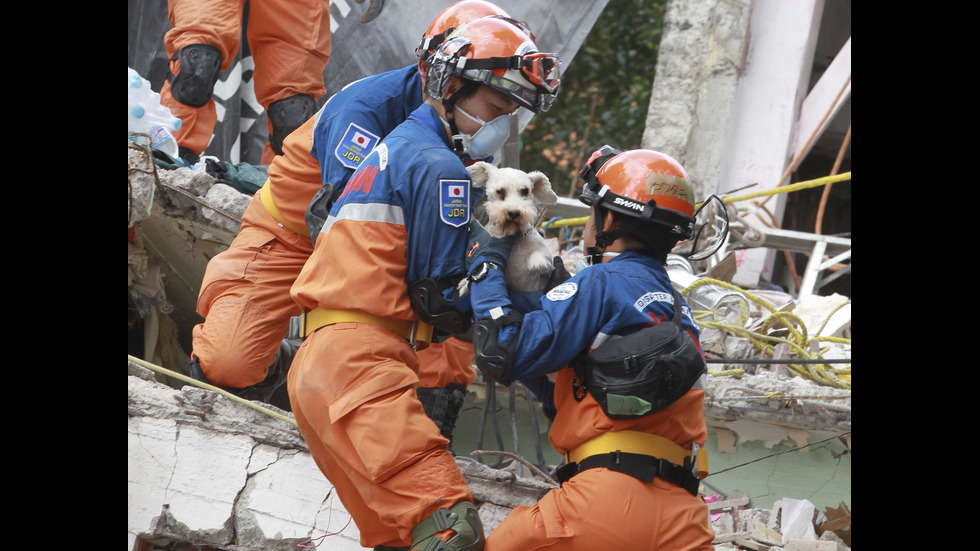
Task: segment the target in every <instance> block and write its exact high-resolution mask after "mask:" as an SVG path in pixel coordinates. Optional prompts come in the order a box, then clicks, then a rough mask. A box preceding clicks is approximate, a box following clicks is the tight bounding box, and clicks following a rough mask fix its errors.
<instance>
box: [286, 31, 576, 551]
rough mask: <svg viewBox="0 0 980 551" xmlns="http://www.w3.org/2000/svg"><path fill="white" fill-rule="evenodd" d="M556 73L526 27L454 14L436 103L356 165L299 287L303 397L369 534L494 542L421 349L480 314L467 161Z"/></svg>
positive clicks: (295, 370)
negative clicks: (423, 376) (470, 270)
mask: <svg viewBox="0 0 980 551" xmlns="http://www.w3.org/2000/svg"><path fill="white" fill-rule="evenodd" d="M558 85H559V81H558V59H557V57H555V56H554V55H553V54H545V53H540V52H538V49H537V47H536V46H535V44H534V41H533V40H532V39H531V37H530V36H529V35H528V34H527V33H526V32H524V31H523V30H522V29H521V28H520V27H518V26H516V25H513V24H511V23H509V22H507V21H506V20H504V19H501V18H494V17H483V18H480V19H476V20H473V21H471V22H469V23H467V24H465V25H463V26H462V27H460V28H458V29H456V30H455V31H454V32H453V33H452V34H451V35H449V37H448V38H447V39H446V40H445V42H444V43H443V44H442V45H441V46H440V47H439V49H438V50H437V51H436V52H435V53H434V54H433V55H432V56H431V57H430V58H429V71H428V74H427V77H426V80H425V92H426V98H425V101H424V103H423V104H422V105H421V106H420V107H419V108H418V109H416V110H415V111H414V112H413V113H412V114H411V116H409V118H408V120H406V121H405V122H404V123H402V124H400V125H399V126H398V127H397V128H395V129H394V130H393V131H391V132H390V133H389V134H388V135H387V136H386V137H385V138H384V139H383V140H382V141H381V143H380V145H378V146H377V147H376V148H375V149H374V150H373V151H372V152H371V154H370V155H368V156H367V158H365V159H364V160H363V161H362V163H361V165H360V167H358V169H357V170H356V171H355V172H354V175H353V176H352V177H351V179H350V181H349V182H348V184H347V187H346V188H345V189H344V192H343V193H342V194H341V196H340V197H339V198H338V199H337V201H336V203H334V205H333V208H332V210H331V211H330V216H329V218H328V219H327V221H326V223H325V224H324V227H323V230H322V233H321V234H320V235H319V237H318V238H317V240H316V243H315V246H314V250H313V254H312V256H311V257H310V259H309V261H308V262H307V263H306V265H305V266H304V267H303V271H302V272H301V273H300V275H299V277H298V278H297V279H296V283H295V284H294V285H293V287H292V295H293V298H294V299H295V300H296V302H297V304H299V305H300V306H301V307H302V308H303V310H304V312H305V314H304V318H305V321H306V331H307V333H308V336H307V337H306V339H305V340H304V341H303V344H302V346H300V348H299V351H298V352H297V354H296V358H295V360H294V362H293V366H292V367H291V368H290V370H289V375H288V383H287V387H288V390H289V399H290V404H291V405H292V411H293V414H294V415H295V417H296V423H297V425H298V426H299V429H300V432H301V433H302V435H303V438H304V440H305V441H306V443H307V445H308V446H309V449H310V453H311V454H312V456H313V458H314V460H315V461H316V463H317V466H318V467H319V468H320V470H321V471H322V472H323V474H324V475H325V476H326V477H327V479H328V480H329V481H330V482H331V483H332V484H333V485H334V487H335V488H336V491H337V496H338V497H339V498H340V500H341V502H342V503H343V504H344V507H345V508H346V509H347V511H348V512H350V514H351V516H352V517H353V519H354V522H355V523H356V525H357V527H358V529H359V530H360V534H361V538H360V543H361V545H363V546H365V547H372V546H373V547H374V549H375V550H379V549H403V550H407V549H414V550H424V549H436V548H438V549H444V550H449V551H452V550H463V549H465V550H467V551H479V550H480V549H482V548H483V542H484V533H483V526H482V524H481V522H480V518H479V515H478V514H477V510H476V507H475V506H474V504H473V498H472V495H471V494H470V491H469V488H468V486H467V484H466V481H465V479H464V478H463V475H462V473H460V471H459V468H458V466H457V464H456V461H455V460H454V458H453V456H452V454H451V453H449V452H448V451H447V445H448V444H449V441H448V440H447V439H446V438H445V437H443V436H442V435H441V434H440V433H439V430H438V429H437V428H436V426H435V425H433V423H432V421H431V420H430V419H429V418H428V417H426V415H425V412H424V411H423V407H422V404H421V403H420V402H419V400H418V398H417V397H416V392H415V386H416V385H417V384H418V380H419V369H420V360H419V357H418V355H417V353H416V351H417V350H421V349H422V348H423V347H425V346H426V345H427V342H426V341H427V340H428V338H429V335H430V334H431V332H432V330H433V327H437V328H441V329H443V330H444V331H446V332H448V333H450V334H460V333H462V332H463V331H465V330H466V329H467V328H468V325H469V322H470V321H471V319H472V318H471V317H470V316H471V313H470V311H469V307H468V306H469V304H468V301H466V300H464V301H463V302H457V301H456V299H457V298H458V297H457V296H456V286H457V284H458V283H459V282H460V281H461V280H462V278H463V277H465V275H466V272H465V264H464V255H465V250H466V247H467V244H468V232H467V225H468V224H469V222H470V219H471V214H472V205H473V204H475V202H476V200H477V199H479V198H480V197H477V196H476V191H477V190H475V189H474V188H472V187H471V185H470V183H471V182H470V178H469V174H468V173H467V172H466V169H465V166H464V162H465V161H467V160H469V159H474V160H479V159H486V158H488V157H489V156H490V155H492V154H493V153H494V152H495V151H497V150H498V149H499V148H500V147H501V146H502V145H503V144H504V143H505V141H506V140H507V138H508V136H509V133H510V122H511V117H512V116H515V115H516V111H517V109H518V108H520V107H524V108H526V109H530V110H531V111H532V112H534V113H540V112H543V111H547V110H548V109H549V108H550V107H551V104H552V102H553V101H554V99H555V96H556V94H557V92H558ZM310 331H312V333H310ZM440 540H444V541H440Z"/></svg>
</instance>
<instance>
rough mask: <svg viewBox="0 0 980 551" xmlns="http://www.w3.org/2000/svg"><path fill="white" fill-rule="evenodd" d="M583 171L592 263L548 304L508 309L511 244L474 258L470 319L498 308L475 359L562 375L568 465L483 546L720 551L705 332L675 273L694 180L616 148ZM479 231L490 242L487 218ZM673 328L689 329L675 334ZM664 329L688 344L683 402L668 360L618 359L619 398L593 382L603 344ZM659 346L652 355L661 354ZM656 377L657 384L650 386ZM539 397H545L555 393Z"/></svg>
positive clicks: (556, 439)
mask: <svg viewBox="0 0 980 551" xmlns="http://www.w3.org/2000/svg"><path fill="white" fill-rule="evenodd" d="M581 175H582V177H583V178H584V179H585V189H584V192H583V194H582V196H581V200H582V202H583V203H585V204H587V205H590V206H591V209H590V212H589V219H588V221H587V222H586V226H585V235H584V245H585V247H586V255H585V256H584V257H583V262H581V263H580V266H579V269H578V270H577V271H576V273H575V275H574V276H572V277H571V278H570V279H569V280H567V281H566V282H565V283H563V284H561V285H559V286H557V287H555V288H553V289H552V290H551V291H549V292H548V293H547V294H546V295H545V297H544V298H543V299H542V301H541V305H542V308H541V310H538V311H533V312H529V313H527V314H525V315H523V316H522V315H520V314H519V313H517V312H516V311H514V310H513V309H512V307H511V306H510V302H509V299H508V298H507V293H506V290H505V289H504V287H503V286H504V283H503V270H504V268H505V267H506V260H507V258H506V257H507V253H506V250H507V248H506V245H507V243H502V244H501V243H495V244H493V245H495V246H496V250H497V252H496V253H495V254H490V255H482V256H481V255H480V253H479V251H478V252H477V254H476V256H478V257H479V258H475V259H474V260H473V261H472V264H471V270H470V273H471V276H470V279H471V291H470V292H471V294H472V297H471V300H472V304H473V309H474V312H477V311H489V312H490V315H489V316H487V317H485V318H482V319H477V321H476V323H475V325H474V327H473V344H474V349H475V354H476V357H475V363H476V365H477V367H478V368H479V369H480V370H481V371H482V372H483V373H484V374H485V375H486V376H487V377H489V378H491V379H493V380H495V381H497V382H500V383H502V384H505V385H509V384H510V383H511V382H512V381H516V380H520V381H523V380H526V379H532V380H535V379H539V378H540V377H541V376H542V375H545V374H549V375H551V374H556V375H551V377H552V378H553V379H552V380H554V381H555V382H554V385H553V393H554V396H553V400H554V407H555V409H556V410H557V413H556V414H555V417H554V419H553V422H552V425H551V428H550V430H549V440H550V442H551V445H552V446H554V448H555V450H556V451H558V453H561V454H563V455H565V457H566V461H567V462H566V464H565V465H563V466H562V467H560V468H559V470H558V472H557V475H558V480H559V482H560V483H561V486H560V487H559V488H557V489H554V490H551V491H549V492H548V493H547V494H545V495H544V496H543V497H542V498H541V499H540V500H539V501H538V502H537V503H536V504H535V505H533V506H518V507H515V508H514V509H513V510H512V511H511V513H510V514H509V515H508V516H507V518H505V519H504V521H503V522H502V523H501V524H500V525H499V526H497V528H496V529H495V530H494V532H493V533H492V534H491V535H490V536H489V537H488V538H487V544H486V548H485V549H486V551H515V550H526V549H554V550H559V549H560V550H572V551H577V550H582V551H594V550H596V549H621V550H625V549H630V550H647V551H654V550H670V551H687V550H704V551H711V550H712V549H713V545H712V543H711V542H712V540H713V539H714V531H713V529H712V527H711V524H710V522H709V515H708V507H707V505H706V504H705V502H704V500H703V499H702V498H701V497H700V496H699V495H698V486H699V483H700V478H701V477H703V476H706V474H707V456H706V455H705V454H704V453H703V451H704V450H700V452H701V453H699V451H698V450H699V448H700V447H701V446H703V445H704V443H705V440H706V438H707V428H706V425H705V421H704V382H705V377H706V376H707V365H706V364H705V362H704V355H703V353H702V352H701V349H700V343H699V336H700V330H699V328H698V326H697V325H696V324H695V322H694V318H693V317H692V316H691V313H690V310H689V309H688V307H687V305H686V304H685V303H683V300H682V298H681V296H680V294H678V293H676V292H674V290H673V288H672V286H671V282H670V278H669V277H668V275H667V271H666V267H665V266H666V259H667V254H668V253H669V252H671V249H672V248H673V247H674V245H675V243H676V242H677V241H678V240H679V239H688V238H690V237H691V232H692V230H693V226H694V224H693V222H694V215H695V208H694V207H695V205H694V194H693V188H692V186H691V183H690V178H689V177H688V174H687V172H686V171H685V170H684V168H683V167H682V166H681V165H680V164H679V163H678V162H677V161H675V160H674V159H672V158H670V157H669V156H667V155H664V154H662V153H659V152H656V151H651V150H646V149H638V150H632V151H626V152H619V151H616V150H614V149H612V148H609V147H608V146H607V147H605V148H603V149H601V150H600V151H597V152H595V153H594V154H593V155H592V157H591V158H590V159H589V162H588V164H587V165H586V166H585V168H584V169H583V170H582V172H581ZM471 231H472V232H473V233H474V234H476V235H477V237H482V238H483V239H484V240H489V241H491V242H492V241H494V240H493V239H490V238H489V237H488V236H486V235H485V232H484V231H482V227H481V226H479V225H478V224H474V225H473V226H472V228H471ZM488 247H489V244H488ZM490 250H491V251H493V250H494V249H493V248H491V249H490ZM500 251H504V254H500ZM681 307H682V308H683V314H682V313H681ZM675 308H676V310H675ZM680 318H682V320H681V319H680ZM674 323H679V324H681V326H682V328H683V329H680V328H678V327H676V326H675V327H673V328H672V327H670V325H671V324H674ZM659 324H667V325H666V326H664V327H661V328H660V329H668V330H672V331H673V335H674V336H675V338H676V339H677V340H676V343H679V344H678V345H677V346H680V345H681V344H683V348H678V350H683V351H684V353H681V352H678V353H677V357H679V358H684V359H685V360H684V362H681V364H682V365H679V367H680V368H683V369H682V370H683V372H684V373H685V377H686V378H684V379H683V380H684V382H683V383H679V384H676V385H674V386H673V387H672V391H671V392H673V394H670V393H669V392H666V391H664V387H661V386H660V384H661V383H659V382H657V381H660V382H663V381H664V380H670V377H666V376H665V374H664V373H662V372H658V370H659V369H662V367H658V365H663V364H656V363H654V364H650V365H646V364H644V363H642V361H641V362H640V363H639V364H637V365H633V364H631V367H633V368H634V371H633V374H632V375H630V374H629V373H630V371H629V370H627V371H626V372H625V373H626V375H623V372H622V370H623V365H624V363H623V362H624V358H619V357H615V358H613V359H612V361H610V362H609V363H610V365H614V366H615V368H614V370H620V371H619V372H618V373H619V375H617V377H620V376H624V377H625V380H624V381H623V382H625V383H626V384H624V385H621V386H618V387H613V386H612V385H610V386H609V387H608V388H610V389H612V388H617V389H618V390H616V391H615V393H614V392H613V390H603V389H601V388H600V389H595V388H594V387H591V386H590V384H587V383H588V381H589V377H596V375H595V374H594V373H592V372H585V371H584V369H587V368H588V366H590V365H591V364H589V363H587V362H589V361H594V356H595V354H596V353H597V352H598V350H605V349H601V348H599V347H600V345H602V344H604V343H607V341H608V343H610V344H611V343H617V345H619V344H622V343H626V342H631V343H632V342H635V341H634V340H633V339H626V340H621V337H624V336H627V335H631V334H636V333H637V332H638V331H639V330H640V329H641V328H644V327H647V326H651V325H659ZM650 334H651V333H650V332H649V331H647V332H646V333H642V335H650ZM638 336H639V335H638ZM688 337H690V339H688ZM671 342H674V341H671ZM653 344H654V346H653V347H652V348H644V350H647V349H655V348H657V346H659V347H660V348H661V349H663V348H664V347H663V346H662V345H661V344H659V343H657V342H654V343H653ZM672 350H673V348H672ZM633 352H640V350H635V351H631V353H633ZM576 365H577V366H578V371H577V368H576ZM645 365H646V367H644V366H645ZM671 365H673V364H671ZM650 374H653V375H654V377H653V379H652V380H653V382H652V383H651V384H647V383H649V382H650V379H642V380H641V377H640V375H650ZM671 375H672V376H674V375H677V373H676V372H672V374H671ZM674 380H677V381H680V380H681V378H677V379H674ZM600 386H601V385H600ZM627 386H629V387H630V388H629V392H627V391H626V390H625V388H626V387H627ZM651 391H652V392H653V394H652V395H651V394H649V392H651ZM596 394H598V396H597V395H596ZM538 395H539V398H542V399H544V397H545V396H546V395H547V392H538ZM600 399H601V403H600V401H599V400H600ZM641 406H642V407H641ZM699 456H700V459H699V461H698V462H697V463H695V462H694V461H693V459H695V458H698V457H699ZM699 473H700V477H699Z"/></svg>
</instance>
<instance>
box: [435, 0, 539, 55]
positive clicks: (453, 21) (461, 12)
mask: <svg viewBox="0 0 980 551" xmlns="http://www.w3.org/2000/svg"><path fill="white" fill-rule="evenodd" d="M481 17H499V18H502V19H505V20H508V21H511V22H513V23H514V24H516V25H518V26H521V25H523V26H524V27H525V28H526V27H527V25H526V24H525V23H523V22H520V21H517V20H513V19H510V15H508V14H507V12H506V11H504V10H503V9H502V8H500V7H499V6H497V5H496V4H493V3H492V2H484V1H483V0H464V1H462V2H456V3H455V4H453V5H451V6H449V7H448V8H446V9H444V10H442V11H441V12H440V13H439V15H437V16H436V17H435V19H433V20H432V23H430V24H429V28H428V29H426V30H425V33H424V34H423V35H422V40H420V41H419V45H418V46H417V47H416V48H415V56H416V57H418V58H419V59H428V57H429V56H430V55H432V53H433V52H434V51H435V50H436V48H438V47H439V45H440V44H442V43H443V41H444V40H445V39H446V37H447V36H449V34H450V33H452V32H453V31H454V30H456V29H457V28H459V27H461V26H463V25H465V24H466V23H469V22H470V21H473V20H474V19H479V18H481ZM527 33H528V34H529V35H530V36H531V38H534V35H533V34H531V32H530V31H529V30H528V31H527Z"/></svg>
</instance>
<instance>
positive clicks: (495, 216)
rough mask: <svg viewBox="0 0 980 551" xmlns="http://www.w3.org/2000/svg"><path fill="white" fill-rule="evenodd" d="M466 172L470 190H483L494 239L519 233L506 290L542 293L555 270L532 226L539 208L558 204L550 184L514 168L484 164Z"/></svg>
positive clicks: (541, 176) (538, 175)
mask: <svg viewBox="0 0 980 551" xmlns="http://www.w3.org/2000/svg"><path fill="white" fill-rule="evenodd" d="M466 170H467V171H468V172H469V173H470V178H471V179H472V181H473V187H477V188H484V189H485V190H486V198H487V200H486V204H485V207H486V215H487V222H486V224H484V227H485V228H486V230H487V233H489V234H490V235H491V236H493V237H503V236H505V235H513V234H515V233H520V234H521V237H520V238H518V240H517V242H515V243H514V248H513V249H512V250H511V253H510V260H508V262H507V270H506V272H505V280H506V282H507V286H508V288H510V289H513V290H516V291H522V292H529V291H541V290H543V289H544V286H545V284H546V283H547V282H548V279H549V278H550V277H551V272H552V270H553V269H554V264H553V262H554V260H553V259H554V253H552V252H551V249H550V248H549V247H548V244H547V243H546V242H545V240H544V237H543V236H542V235H541V234H540V233H539V232H538V231H537V229H535V227H534V223H535V221H536V219H537V217H538V213H539V208H540V206H539V205H553V204H555V203H557V202H558V195H556V194H555V192H554V190H552V189H551V181H550V180H548V177H547V176H545V175H544V173H542V172H539V171H536V170H535V171H533V172H530V173H528V172H524V171H522V170H518V169H516V168H497V167H495V166H493V165H492V164H490V163H486V162H483V161H480V162H477V163H474V164H472V165H470V166H468V167H467V168H466Z"/></svg>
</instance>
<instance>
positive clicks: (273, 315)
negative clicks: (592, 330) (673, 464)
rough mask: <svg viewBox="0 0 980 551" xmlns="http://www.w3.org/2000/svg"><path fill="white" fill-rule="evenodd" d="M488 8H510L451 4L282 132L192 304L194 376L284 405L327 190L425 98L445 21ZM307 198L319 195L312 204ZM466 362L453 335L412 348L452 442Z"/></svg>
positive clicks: (452, 24)
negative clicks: (392, 58) (395, 51)
mask: <svg viewBox="0 0 980 551" xmlns="http://www.w3.org/2000/svg"><path fill="white" fill-rule="evenodd" d="M484 16H501V17H507V13H506V12H504V11H503V10H502V9H501V8H499V7H497V6H496V5H494V4H491V3H489V2H484V1H480V0H466V1H463V2H457V3H455V4H453V5H451V6H449V7H448V8H446V9H445V10H443V11H442V12H441V13H440V14H439V15H437V16H436V17H435V18H434V19H433V21H432V23H431V24H430V25H429V28H428V29H426V31H425V33H424V34H423V35H422V38H421V41H420V44H419V47H418V48H417V49H416V57H417V58H418V59H419V61H418V62H417V63H413V64H411V65H408V66H406V67H403V68H401V69H396V70H393V71H388V72H385V73H381V74H378V75H373V76H369V77H367V78H364V79H361V80H358V81H356V82H354V83H351V84H349V85H348V86H346V87H345V88H344V89H343V90H341V91H339V92H337V93H336V94H335V95H334V96H333V97H331V98H330V100H329V101H327V102H326V104H324V106H323V107H322V108H321V109H320V111H319V112H317V113H316V114H315V116H314V117H310V118H309V119H308V120H307V121H306V122H305V123H304V124H303V125H302V126H301V127H300V128H299V129H298V130H296V131H295V132H293V133H292V134H290V136H289V137H288V138H287V139H286V140H285V142H284V153H283V155H281V156H277V157H276V158H275V159H274V160H273V162H272V164H271V165H270V166H269V169H268V174H269V179H268V180H267V181H266V183H265V185H264V186H263V187H262V189H260V190H259V191H258V192H257V193H256V194H255V195H254V196H253V197H252V200H251V202H250V204H249V206H248V208H247V210H246V212H245V214H244V216H243V217H242V225H241V229H240V230H239V232H238V235H237V236H236V237H235V239H234V241H233V242H232V244H231V246H230V247H229V248H228V249H227V250H226V251H223V252H221V253H220V254H218V255H216V256H215V257H214V258H212V259H211V261H210V262H209V263H208V266H207V269H206V271H205V274H204V280H203V282H202V284H201V291H200V295H199V297H198V301H197V312H198V314H200V315H201V316H203V317H204V318H205V319H204V322H203V323H200V324H198V325H196V326H195V327H194V329H193V334H192V345H193V350H192V353H191V357H192V359H191V363H190V366H189V371H190V374H191V376H192V377H194V378H196V379H198V380H201V381H204V382H208V383H210V384H213V385H217V386H220V387H223V388H225V389H226V390H229V391H231V392H234V393H236V394H238V395H240V396H242V397H243V398H246V399H257V400H260V401H263V402H269V403H273V404H274V405H276V406H279V407H281V408H283V409H289V399H288V396H286V393H285V386H284V383H285V381H286V373H287V370H288V368H289V364H290V362H291V361H292V358H293V354H294V353H295V345H294V344H293V343H292V342H290V341H289V340H287V339H286V338H285V337H286V336H287V335H288V333H289V320H290V318H291V317H293V316H296V315H299V314H300V313H301V310H300V308H299V306H297V305H296V303H295V302H293V299H292V297H291V296H290V295H289V288H290V286H291V285H292V284H293V281H295V279H296V276H298V275H299V273H300V270H301V269H302V268H303V264H305V263H306V260H307V258H309V256H310V253H312V252H313V242H312V240H311V238H310V235H311V234H312V235H313V236H314V237H315V236H316V235H317V234H318V233H319V231H320V227H319V225H320V224H322V219H318V218H317V216H316V214H315V213H314V211H318V210H317V209H319V211H322V210H326V212H329V206H330V204H331V202H332V199H333V197H335V196H336V195H339V194H340V192H341V191H342V190H343V189H344V187H345V185H346V183H347V180H348V178H350V175H351V174H352V173H353V172H354V170H355V169H356V168H357V167H358V165H359V164H360V163H361V161H362V160H363V158H364V157H366V156H367V154H368V153H370V152H371V150H372V149H373V148H374V147H375V146H376V145H377V144H378V142H379V141H380V139H381V137H383V136H384V135H386V134H387V133H388V132H390V131H391V130H392V129H393V128H394V127H395V126H397V125H398V124H399V123H401V122H402V121H404V120H405V119H406V118H407V117H408V115H409V114H410V113H411V112H412V111H414V110H415V109H416V108H417V107H418V106H419V105H421V103H422V98H423V96H422V82H423V78H422V75H424V73H425V71H426V70H427V69H428V65H427V64H426V61H425V59H426V58H427V57H428V56H429V55H430V54H431V53H432V49H433V48H435V47H436V46H437V45H438V44H439V43H441V41H442V40H443V39H444V38H445V35H447V34H448V33H449V32H450V31H451V30H453V29H455V28H456V27H459V26H460V25H462V24H463V23H465V22H467V21H470V20H472V19H476V18H478V17H484ZM318 192H319V193H318ZM314 196H317V197H318V200H317V202H316V205H311V201H312V200H313V198H314ZM308 210H309V211H310V212H309V213H307V211H308ZM319 211H318V212H319ZM321 216H322V218H326V216H325V215H322V214H321ZM308 223H309V224H311V225H312V226H313V227H312V228H311V227H308V225H307V224H308ZM472 360H473V346H472V345H471V344H470V343H468V342H465V341H462V340H459V339H456V338H451V339H448V340H445V341H444V342H441V343H438V344H433V345H432V346H430V347H429V348H428V349H426V350H424V351H422V352H420V354H419V361H420V362H421V364H422V369H421V373H420V381H419V389H418V392H419V396H420V398H421V399H422V400H423V403H424V404H425V407H426V411H427V412H428V413H429V414H430V416H431V417H432V419H433V421H435V422H436V424H437V425H439V427H440V429H441V430H442V431H443V434H444V435H445V436H446V438H449V439H451V438H452V430H453V427H454V425H455V422H456V419H457V417H458V415H459V410H460V407H461V406H462V404H463V400H464V399H465V397H466V392H465V387H466V386H468V385H469V384H470V383H472V382H473V380H474V379H475V378H476V370H475V369H474V368H473V367H472Z"/></svg>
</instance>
